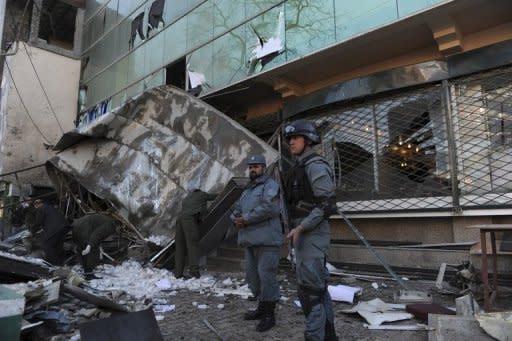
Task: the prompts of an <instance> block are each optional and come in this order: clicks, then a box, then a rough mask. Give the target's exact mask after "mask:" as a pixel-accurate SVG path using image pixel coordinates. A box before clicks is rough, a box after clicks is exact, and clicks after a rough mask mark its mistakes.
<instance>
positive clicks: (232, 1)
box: [213, 0, 245, 36]
mask: <svg viewBox="0 0 512 341" xmlns="http://www.w3.org/2000/svg"><path fill="white" fill-rule="evenodd" d="M213 14H214V18H213V22H214V27H213V33H214V35H215V36H217V35H219V34H221V33H223V32H226V31H227V30H229V29H230V28H232V27H234V26H236V25H238V24H240V23H242V22H243V21H244V19H245V2H244V1H240V0H215V1H214V2H213Z"/></svg>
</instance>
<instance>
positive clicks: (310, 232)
mask: <svg viewBox="0 0 512 341" xmlns="http://www.w3.org/2000/svg"><path fill="white" fill-rule="evenodd" d="M285 136H286V138H287V139H288V141H289V145H290V150H291V152H292V154H293V155H294V156H296V157H297V162H296V164H295V165H294V166H293V167H292V168H291V170H290V171H289V172H288V173H287V175H286V179H285V197H286V202H287V206H288V213H289V216H290V218H291V225H292V226H293V228H292V229H291V230H290V232H289V233H288V235H287V237H288V238H289V239H291V240H292V241H293V246H294V248H295V255H296V263H297V264H296V273H297V282H298V289H297V294H298V296H299V301H300V303H301V306H302V311H303V312H304V315H305V316H306V322H305V327H306V328H305V332H304V337H305V339H306V340H338V337H337V336H336V331H335V328H334V313H333V309H332V302H331V297H330V295H329V292H328V291H327V279H328V276H329V272H328V271H327V268H326V267H325V265H326V261H327V252H328V250H329V245H330V241H331V235H330V227H329V222H328V221H327V218H328V217H329V216H330V215H331V214H332V209H333V203H334V198H335V196H334V194H335V193H334V191H335V185H334V175H333V171H332V169H331V167H330V165H329V164H328V162H327V161H326V160H325V159H324V158H323V157H322V156H320V155H319V154H317V153H316V152H315V151H314V150H313V148H312V146H313V145H315V144H319V143H320V136H319V135H318V133H317V131H316V127H315V126H314V125H313V123H311V122H309V121H304V120H299V121H296V122H294V123H292V124H290V125H289V126H287V127H286V128H285Z"/></svg>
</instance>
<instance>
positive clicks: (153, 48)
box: [143, 34, 164, 74]
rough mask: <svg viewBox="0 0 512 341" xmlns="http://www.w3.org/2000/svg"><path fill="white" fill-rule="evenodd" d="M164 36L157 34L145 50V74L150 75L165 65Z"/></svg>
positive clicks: (145, 45) (146, 45) (145, 46)
mask: <svg viewBox="0 0 512 341" xmlns="http://www.w3.org/2000/svg"><path fill="white" fill-rule="evenodd" d="M163 46H164V35H163V34H157V35H156V36H154V37H153V38H151V39H150V40H148V41H147V42H146V43H145V44H144V46H143V48H144V49H145V50H146V59H145V64H144V73H145V74H149V73H150V72H153V71H154V70H156V69H157V68H160V67H162V66H163V63H164V48H163Z"/></svg>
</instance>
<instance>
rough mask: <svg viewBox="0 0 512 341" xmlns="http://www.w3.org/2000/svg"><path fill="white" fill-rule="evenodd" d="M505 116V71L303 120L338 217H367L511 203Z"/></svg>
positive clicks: (509, 125)
mask: <svg viewBox="0 0 512 341" xmlns="http://www.w3.org/2000/svg"><path fill="white" fill-rule="evenodd" d="M511 115H512V68H508V69H502V70H498V71H494V72H487V73H483V74H479V75H475V76H471V77H465V78H461V79H458V80H455V81H453V82H451V83H445V84H442V85H441V84H438V85H434V86H429V87H426V88H422V89H415V90H410V91H403V92H401V93H400V94H396V95H393V96H388V97H386V98H378V99H372V100H367V101H365V103H363V104H358V105H351V106H347V105H346V104H345V105H343V104H341V105H340V106H339V107H338V108H330V109H326V110H324V111H323V112H321V113H316V114H315V115H314V116H313V117H311V119H312V120H314V121H315V123H316V124H317V127H319V130H320V132H321V134H322V138H323V140H322V141H323V152H324V155H325V156H326V158H327V159H328V160H329V162H330V163H331V164H332V166H333V168H334V169H335V174H336V183H337V195H338V200H339V201H343V202H344V203H345V209H346V211H352V212H356V211H360V212H369V211H393V210H410V209H417V210H421V209H424V210H425V209H426V210H430V209H435V210H439V209H459V208H464V207H483V206H494V207H505V206H510V205H512V181H511V180H512V175H511V173H510V171H509V170H510V169H512V153H511V148H512V133H511V132H512V122H511ZM450 142H451V143H450ZM450 156H452V157H450ZM452 183H453V184H457V186H456V187H455V188H453V187H454V186H452Z"/></svg>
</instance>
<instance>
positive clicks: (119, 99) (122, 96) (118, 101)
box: [111, 91, 127, 109]
mask: <svg viewBox="0 0 512 341" xmlns="http://www.w3.org/2000/svg"><path fill="white" fill-rule="evenodd" d="M126 98H127V97H126V91H121V92H120V93H118V94H116V95H114V96H112V102H111V103H112V104H111V105H112V109H115V108H118V107H120V106H121V105H123V104H124V103H125V102H126Z"/></svg>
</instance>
